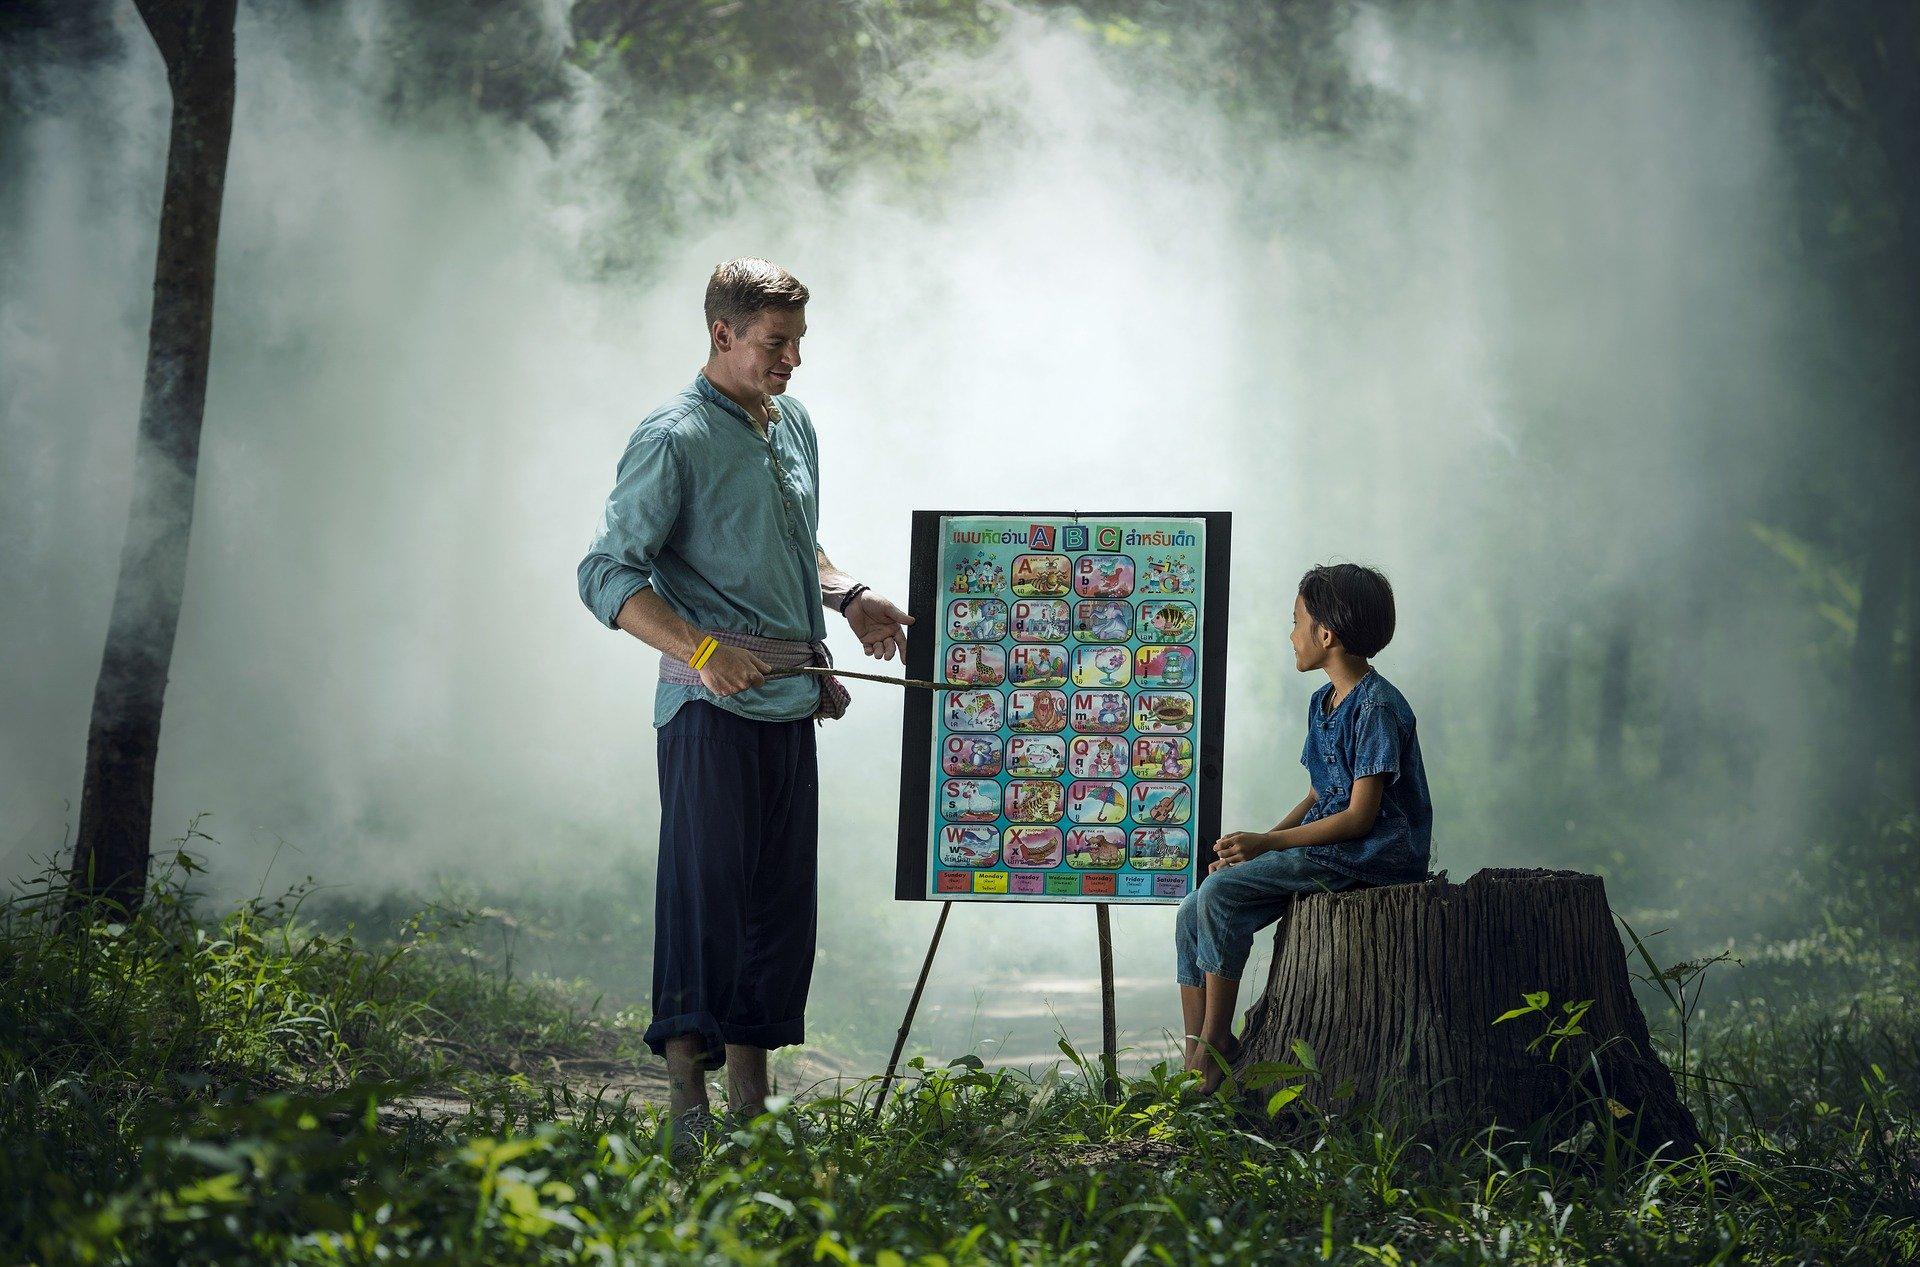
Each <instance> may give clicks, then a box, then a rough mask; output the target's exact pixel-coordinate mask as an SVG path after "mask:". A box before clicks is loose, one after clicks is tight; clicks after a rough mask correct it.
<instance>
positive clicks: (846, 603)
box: [837, 585, 868, 616]
mask: <svg viewBox="0 0 1920 1267" xmlns="http://www.w3.org/2000/svg"><path fill="white" fill-rule="evenodd" d="M867 588H868V587H867V586H865V585H855V586H854V587H853V588H852V589H850V590H848V591H847V595H846V597H845V598H843V599H841V600H840V606H839V608H838V609H837V610H838V611H839V612H840V614H841V615H842V616H844V615H846V614H847V608H849V607H851V606H853V600H854V599H856V598H858V597H860V596H861V595H862V594H864V593H866V592H867Z"/></svg>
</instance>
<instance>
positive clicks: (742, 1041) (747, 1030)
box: [720, 1016, 807, 1051]
mask: <svg viewBox="0 0 1920 1267" xmlns="http://www.w3.org/2000/svg"><path fill="white" fill-rule="evenodd" d="M720 1035H721V1037H723V1038H725V1039H726V1040H727V1041H728V1042H730V1043H733V1044H735V1045H736V1046H740V1047H764V1048H766V1049H767V1050H769V1051H771V1050H772V1049H773V1048H775V1047H796V1046H798V1045H799V1044H801V1043H803V1042H805V1041H806V1038H807V1027H806V1022H805V1021H804V1020H803V1019H802V1018H800V1017H798V1016H796V1017H794V1018H792V1019H791V1020H785V1021H773V1022H771V1023H769V1024H766V1025H734V1024H730V1023H728V1022H726V1021H722V1022H721V1023H720Z"/></svg>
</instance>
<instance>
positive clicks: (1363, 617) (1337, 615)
mask: <svg viewBox="0 0 1920 1267" xmlns="http://www.w3.org/2000/svg"><path fill="white" fill-rule="evenodd" d="M1392 637H1393V588H1392V587H1391V586H1390V585H1388V584H1387V578H1386V577H1384V576H1382V575H1380V573H1378V572H1376V571H1374V570H1373V569H1371V568H1364V567H1359V566H1357V565H1355V564H1352V563H1335V564H1330V565H1327V566H1324V567H1317V568H1314V569H1312V570H1311V571H1309V572H1308V573H1307V574H1306V575H1305V576H1303V577H1301V578H1300V590H1299V593H1298V595H1297V596H1296V597H1295V598H1294V600H1293V664H1294V667H1295V668H1296V669H1298V670H1299V671H1300V672H1302V673H1310V672H1312V671H1313V670H1315V669H1320V670H1323V671H1325V673H1326V675H1327V684H1326V685H1325V686H1323V687H1321V688H1320V689H1319V690H1317V691H1315V692H1314V694H1313V702H1312V703H1311V704H1309V705H1308V706H1307V741H1306V746H1305V748H1304V749H1303V750H1302V751H1301V754H1300V763H1301V764H1302V765H1304V766H1306V767H1307V775H1308V778H1309V779H1310V780H1311V782H1312V786H1311V787H1310V788H1309V789H1308V791H1307V795H1306V797H1305V798H1304V799H1303V800H1302V801H1301V802H1300V803H1299V804H1298V805H1296V806H1294V807H1293V809H1292V810H1290V811H1289V812H1288V814H1287V816H1286V817H1285V818H1283V819H1281V820H1280V821H1279V823H1277V824H1276V825H1275V826H1274V828H1273V830H1272V831H1266V832H1234V833H1231V834H1230V835H1227V836H1223V837H1221V838H1220V840H1219V841H1218V842H1217V843H1216V844H1215V845H1214V853H1215V861H1214V863H1213V865H1212V866H1211V867H1209V868H1208V872H1209V874H1208V876H1207V878H1206V880H1205V881H1204V882H1203V883H1201V884H1200V885H1199V886H1198V887H1197V888H1195V889H1194V891H1193V892H1192V893H1189V894H1188V895H1187V898H1186V900H1185V901H1184V902H1182V903H1181V904H1180V915H1179V919H1178V921H1177V922H1176V924H1175V932H1174V952H1175V962H1176V975H1177V977H1178V980H1179V983H1180V1013H1181V1018H1182V1020H1183V1022H1184V1025H1185V1028H1184V1029H1183V1031H1182V1032H1183V1033H1184V1034H1185V1035H1186V1067H1187V1068H1188V1069H1190V1070H1193V1071H1195V1072H1197V1073H1199V1074H1201V1086H1202V1088H1203V1089H1204V1090H1206V1091H1208V1092H1211V1091H1213V1090H1215V1089H1217V1088H1218V1087H1219V1085H1220V1082H1221V1079H1222V1078H1223V1077H1224V1075H1225V1066H1226V1065H1227V1064H1228V1063H1230V1062H1231V1061H1232V1060H1233V1057H1234V1055H1235V1054H1236V1053H1237V1051H1238V1048H1239V1042H1238V1040H1237V1039H1235V1038H1234V1036H1233V1012H1234V1005H1235V1003H1236V1001H1237V997H1238V995H1239V992H1240V973H1241V971H1242V970H1243V969H1244V968H1245V967H1246V964H1247V955H1248V953H1249V952H1250V951H1251V950H1252V949H1253V935H1254V934H1255V933H1256V932H1258V931H1259V930H1260V929H1262V928H1265V927H1266V926H1267V925H1269V924H1272V923H1274V922H1276V921H1277V920H1279V919H1281V918H1282V917H1283V916H1285V915H1286V913H1287V910H1288V909H1289V907H1290V906H1291V905H1292V903H1293V901H1294V899H1295V898H1296V897H1298V896H1299V895H1301V894H1304V893H1317V892H1320V891H1322V890H1333V889H1347V888H1353V887H1355V886H1359V885H1369V884H1406V883H1411V882H1415V881H1419V880H1423V879H1425V878H1426V875H1427V857H1428V850H1429V848H1430V846H1431V843H1432V838H1433V803H1432V801H1430V800H1429V799H1428V797H1427V775H1426V770H1425V768H1424V767H1423V766H1422V764H1421V761H1420V741H1419V738H1418V737H1417V736H1416V734H1415V728H1414V718H1413V709H1412V708H1410V707H1408V705H1407V700H1406V697H1405V696H1403V695H1401V694H1400V692H1399V691H1397V690H1395V689H1394V687H1393V684H1392V683H1390V682H1388V681H1387V680H1386V679H1385V678H1383V677H1381V676H1380V675H1379V674H1378V673H1376V672H1375V671H1374V670H1373V669H1372V667H1371V666H1370V665H1369V664H1368V663H1367V662H1368V661H1369V660H1370V659H1372V658H1373V656H1375V655H1377V654H1378V653H1379V651H1380V649H1381V648H1382V647H1385V646H1386V645H1387V642H1388V641H1389V640H1390V639H1391V638H1392Z"/></svg>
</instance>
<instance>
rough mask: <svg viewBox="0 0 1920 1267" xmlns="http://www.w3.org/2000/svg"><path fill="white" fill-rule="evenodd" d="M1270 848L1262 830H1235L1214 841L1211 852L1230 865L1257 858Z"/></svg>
mask: <svg viewBox="0 0 1920 1267" xmlns="http://www.w3.org/2000/svg"><path fill="white" fill-rule="evenodd" d="M1271 848H1273V846H1272V845H1271V844H1269V843H1268V841H1267V837H1266V834H1265V833H1264V832H1257V831H1237V832H1234V833H1233V834H1232V835H1230V836H1222V837H1221V838H1220V839H1219V840H1217V841H1215V842H1214V845H1213V852H1214V854H1215V856H1217V857H1218V858H1219V859H1220V861H1221V862H1224V863H1226V864H1227V865H1228V866H1232V865H1233V864H1234V863H1236V862H1247V861H1249V860H1251V859H1253V858H1258V857H1259V856H1260V855H1261V854H1263V853H1266V852H1267V851H1268V850H1269V849H1271Z"/></svg>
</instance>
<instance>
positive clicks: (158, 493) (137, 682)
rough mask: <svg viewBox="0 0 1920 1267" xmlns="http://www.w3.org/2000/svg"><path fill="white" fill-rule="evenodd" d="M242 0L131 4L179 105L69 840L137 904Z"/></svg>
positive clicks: (80, 872) (91, 874)
mask: <svg viewBox="0 0 1920 1267" xmlns="http://www.w3.org/2000/svg"><path fill="white" fill-rule="evenodd" d="M235 5H236V0H171V2H170V0H135V7H136V8H138V9H139V11H140V17H141V19H142V20H143V21H144V22H145V23H146V25H147V30H148V32H149V34H151V35H152V37H153V42H154V44H155V46H156V47H157V48H158V49H159V50H160V56H161V58H162V59H163V60H164V61H165V62H166V67H167V86H168V89H169V90H170V92H171V95H172V98H173V118H172V124H171V128H170V134H169V137H168V142H167V175H166V186H165V192H164V193H163V195H162V200H161V205H160V240H159V250H158V253H157V255H156V257H155V260H154V269H153V315H152V319H151V324H150V326H149V328H148V336H147V373H146V382H145V386H144V389H143V391H142V394H141V399H140V430H139V439H138V441H137V445H136V448H135V451H134V462H133V502H132V507H131V509H130V511H129V514H128V518H127V533H126V538H125V540H124V542H123V543H122V545H121V550H120V576H119V580H118V582H117V584H116V587H115V589H114V596H113V615H112V617H111V619H110V621H109V623H108V627H107V642H106V649H105V652H104V654H103V655H102V656H101V661H100V677H99V679H98V682H97V683H96V685H95V687H94V693H93V716H92V720H91V723H90V724H89V726H88V730H87V769H86V780H85V783H84V785H83V786H82V789H81V795H80V830H79V833H78V836H77V838H76V840H75V844H74V855H73V887H74V892H75V894H76V896H77V897H79V898H81V899H95V900H100V899H104V900H107V901H110V902H112V903H114V904H116V905H118V906H119V907H121V908H124V909H132V908H133V907H135V906H137V905H138V903H139V900H140V895H141V893H142V891H143V890H144V888H145V885H146V877H147V863H148V859H149V856H150V854H151V844H152V833H153V772H154V763H155V759H156V758H157V756H158V753H159V748H160V711H161V704H162V701H163V699H164V697H165V695H166V686H167V671H168V666H169V665H170V663H171V662H172V659H173V644H174V635H175V633H176V631H177V630H178V628H179V624H180V601H181V595H182V592H183V590H184V588H185V584H186V571H187V543H188V536H189V533H190V531H191V528H192V525H193V501H194V482H195V479H196V476H197V474H198V470H199V462H200V427H201V420H202V418H203V416H204V411H205V406H206V398H207V364H208V359H209V351H210V347H211V344H212V338H213V293H214V260H215V256H216V253H217V249H218V244H219V237H220V205H221V198H222V194H223V192H224V190H225V187H226V175H227V146H228V141H229V139H230V138H231V136H232V133H233V97H234V51H233V28H234V9H235Z"/></svg>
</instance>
